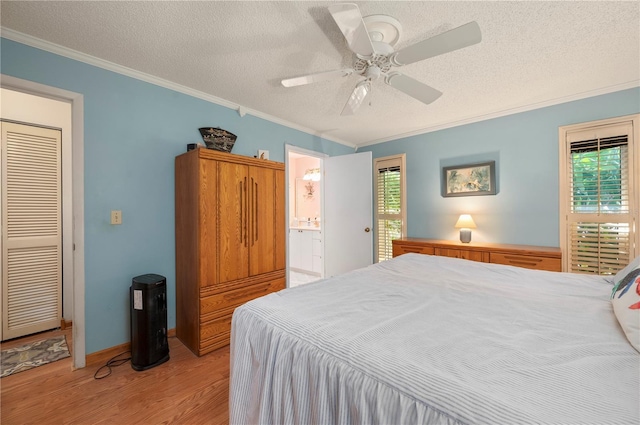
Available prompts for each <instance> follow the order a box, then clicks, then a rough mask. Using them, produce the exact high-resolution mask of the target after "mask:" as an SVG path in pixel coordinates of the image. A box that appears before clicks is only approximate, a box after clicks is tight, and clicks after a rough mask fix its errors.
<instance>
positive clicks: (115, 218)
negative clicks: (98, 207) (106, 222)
mask: <svg viewBox="0 0 640 425" xmlns="http://www.w3.org/2000/svg"><path fill="white" fill-rule="evenodd" d="M111 224H122V211H120V210H112V211H111Z"/></svg>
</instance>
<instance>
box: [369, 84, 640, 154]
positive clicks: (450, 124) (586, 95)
mask: <svg viewBox="0 0 640 425" xmlns="http://www.w3.org/2000/svg"><path fill="white" fill-rule="evenodd" d="M635 87H640V80H634V81H630V82H628V83H622V84H616V85H613V86H609V87H603V88H601V89H596V90H589V91H586V92H582V93H578V94H574V95H571V96H564V97H559V98H556V99H552V100H547V101H544V102H538V103H530V104H526V105H522V106H518V107H515V108H510V109H505V110H502V111H496V112H491V113H489V114H484V115H476V116H474V117H469V118H465V119H462V120H458V121H450V122H445V123H441V124H436V125H433V126H429V127H425V128H421V129H419V130H415V131H411V132H408V133H403V134H397V135H395V136H391V137H387V138H384V139H376V140H372V141H370V142H366V143H362V144H359V145H358V147H359V148H361V147H363V146H371V145H377V144H380V143H385V142H390V141H392V140H398V139H404V138H407V137H411V136H418V135H420V134H426V133H433V132H434V131H438V130H444V129H447V128H452V127H459V126H461V125H466V124H472V123H476V122H480V121H486V120H490V119H494V118H500V117H504V116H507V115H513V114H518V113H520V112H527V111H532V110H534V109H540V108H545V107H547V106H554V105H559V104H561V103H567V102H573V101H575V100H581V99H586V98H589V97H594V96H600V95H603V94H609V93H614V92H617V91H621V90H627V89H632V88H635Z"/></svg>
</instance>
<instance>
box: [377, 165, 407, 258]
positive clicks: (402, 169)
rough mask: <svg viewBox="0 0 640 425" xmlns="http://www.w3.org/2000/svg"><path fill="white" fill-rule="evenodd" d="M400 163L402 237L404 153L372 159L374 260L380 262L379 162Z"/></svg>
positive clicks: (404, 231) (404, 228)
mask: <svg viewBox="0 0 640 425" xmlns="http://www.w3.org/2000/svg"><path fill="white" fill-rule="evenodd" d="M397 161H399V163H400V198H401V199H400V214H399V215H400V219H401V221H402V224H401V231H400V237H401V238H404V237H406V235H407V191H406V188H407V178H406V176H407V173H406V169H407V167H406V154H405V153H402V154H397V155H390V156H384V157H380V158H375V159H374V160H373V184H374V202H373V204H374V205H373V207H374V223H375V224H374V229H375V233H374V261H375V262H376V263H378V262H380V243H379V238H378V237H379V235H380V229H379V214H378V201H379V199H378V174H379V173H378V170H379V169H380V168H383V167H384V165H383V166H381V164H383V163H385V162H397Z"/></svg>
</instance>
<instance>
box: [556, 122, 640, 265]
mask: <svg viewBox="0 0 640 425" xmlns="http://www.w3.org/2000/svg"><path fill="white" fill-rule="evenodd" d="M639 121H640V116H632V117H625V118H619V119H614V120H605V121H598V122H592V123H586V124H579V125H573V126H567V127H561V128H560V202H561V204H560V229H561V235H560V246H561V248H562V252H563V261H564V266H563V270H564V271H568V272H574V273H591V274H600V275H612V274H615V273H616V272H618V271H619V270H621V269H622V268H623V267H624V266H626V265H627V264H628V263H629V261H630V260H631V259H633V258H634V257H635V256H637V255H638V253H639V252H638V251H639V250H640V247H639V242H638V239H639V238H638V229H637V226H638V202H639V201H640V199H638V198H639V196H638V193H637V192H638V188H640V182H639V180H638V177H637V175H636V174H637V172H635V171H634V169H635V170H638V169H639V168H640V161H639V160H638V157H639V154H640V149H638V147H637V143H638V142H637V140H638V133H637V132H638V123H639Z"/></svg>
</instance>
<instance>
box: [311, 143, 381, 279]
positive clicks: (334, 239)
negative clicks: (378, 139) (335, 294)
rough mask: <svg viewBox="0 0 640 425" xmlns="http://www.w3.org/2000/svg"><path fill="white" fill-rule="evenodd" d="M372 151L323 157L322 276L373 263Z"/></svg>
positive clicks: (329, 275) (333, 274)
mask: <svg viewBox="0 0 640 425" xmlns="http://www.w3.org/2000/svg"><path fill="white" fill-rule="evenodd" d="M372 164H373V162H372V156H371V152H361V153H355V154H351V155H341V156H333V157H329V158H325V159H324V160H323V166H324V201H325V205H324V233H325V240H324V243H325V246H324V264H325V277H331V276H336V275H338V274H341V273H345V272H348V271H350V270H355V269H359V268H361V267H366V266H368V265H371V264H372V263H373V232H372V229H373V223H372V220H373V218H372V217H373V213H372V208H373V184H372V175H373V171H372V170H373V168H372V167H373V165H372Z"/></svg>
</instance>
